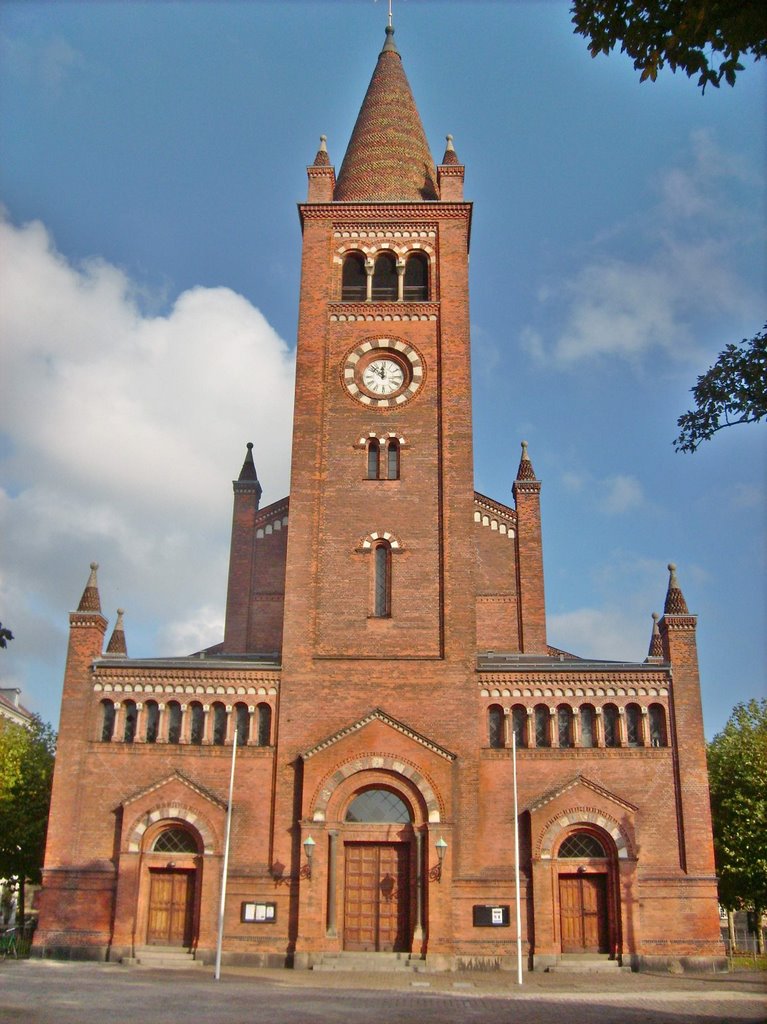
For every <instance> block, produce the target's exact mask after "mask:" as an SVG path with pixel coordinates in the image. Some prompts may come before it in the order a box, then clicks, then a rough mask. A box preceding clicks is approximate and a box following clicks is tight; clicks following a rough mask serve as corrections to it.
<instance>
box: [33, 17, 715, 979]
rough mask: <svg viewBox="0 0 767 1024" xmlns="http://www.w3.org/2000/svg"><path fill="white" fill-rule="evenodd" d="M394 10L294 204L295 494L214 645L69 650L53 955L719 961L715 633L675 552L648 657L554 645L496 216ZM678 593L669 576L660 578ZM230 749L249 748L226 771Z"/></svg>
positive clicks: (89, 615)
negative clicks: (430, 116) (496, 286)
mask: <svg viewBox="0 0 767 1024" xmlns="http://www.w3.org/2000/svg"><path fill="white" fill-rule="evenodd" d="M463 182H464V167H463V165H462V164H461V163H460V161H459V159H458V156H457V154H456V152H455V149H454V148H453V145H452V140H451V139H450V137H449V136H448V143H447V149H446V151H445V153H444V156H443V158H442V162H441V163H440V164H438V165H435V162H434V161H433V159H432V156H431V153H430V151H429V147H428V144H427V142H426V138H425V134H424V130H423V127H422V124H421V120H420V117H419V114H418V111H417V108H416V105H415V102H414V99H413V96H412V93H411V90H410V87H409V85H408V82H407V78H406V76H405V72H404V69H403V66H402V61H401V57H400V55H399V53H398V51H397V48H396V45H395V43H394V38H393V31H392V30H391V28H389V29H387V34H386V41H385V45H384V47H383V50H382V52H381V54H380V55H379V57H378V61H377V64H376V67H375V70H374V73H373V77H372V80H371V82H370V86H369V88H368V91H367V93H366V95H365V98H364V101H363V103H362V107H361V110H360V113H359V117H358V119H357V122H356V125H355V127H354V130H353V134H352V138H351V140H350V142H349V146H348V149H347V151H346V155H345V157H344V160H343V163H342V164H341V167H340V170H339V173H338V175H336V173H335V169H334V167H333V166H332V165H331V163H330V159H329V156H328V153H327V150H326V146H325V142H324V139H323V140H322V143H321V147H320V150H319V151H318V153H317V155H316V158H315V160H314V162H313V164H312V165H311V166H310V167H309V168H308V198H307V201H306V202H305V203H303V204H301V206H300V208H299V210H300V219H301V229H302V232H303V258H302V277H301V293H300V306H299V325H298V341H297V365H296V400H295V421H294V433H293V455H292V468H291V492H290V496H289V497H286V498H285V499H284V500H281V501H278V502H276V503H274V504H271V505H269V506H266V507H261V485H260V483H259V480H258V476H257V473H256V467H255V463H254V460H253V453H252V445H248V449H247V454H246V457H245V461H244V463H243V466H242V470H241V472H240V475H239V478H238V479H237V480H236V481H235V483H234V514H233V525H232V541H231V556H230V566H229V584H228V597H227V611H226V626H225V635H224V639H223V642H222V643H221V644H219V645H217V646H216V647H214V648H211V649H208V650H206V651H203V652H199V653H197V654H194V655H190V656H189V657H183V658H153V659H133V658H129V657H128V656H127V650H126V643H125V633H124V628H123V622H122V613H119V614H118V619H117V623H116V625H115V627H114V630H113V632H112V634H111V638H110V639H109V642H108V643H107V644H106V647H105V640H106V631H107V621H106V619H105V618H104V616H103V615H102V612H101V605H100V598H99V591H98V581H97V576H96V566H95V565H94V566H93V567H92V571H91V576H90V578H89V580H88V583H87V586H86V588H85V591H84V593H83V597H82V600H81V602H80V605H79V607H78V609H77V611H76V612H73V613H72V615H71V617H70V641H69V652H68V659H67V665H66V672H65V679H64V692H63V703H62V713H61V726H60V736H59V747H58V755H57V764H56V774H55V779H54V790H53V801H52V810H51V819H50V825H49V832H48V843H47V852H46V862H45V869H44V880H43V881H44V888H43V892H42V898H41V905H40V921H39V927H38V930H37V933H36V937H35V948H36V951H37V953H38V954H39V955H42V956H58V957H71V958H98V959H105V958H106V959H114V960H116V959H120V958H140V957H141V954H142V951H143V950H145V949H147V948H153V947H160V948H168V947H169V948H177V949H185V950H188V951H190V952H191V954H192V955H194V956H196V957H197V958H199V959H203V960H206V961H210V960H212V959H213V958H214V956H215V949H216V943H217V934H218V916H219V910H220V907H221V891H222V877H224V862H225V853H226V851H227V817H228V810H229V804H230V801H229V786H230V772H231V771H232V765H233V764H234V772H233V782H232V786H233V789H232V799H231V819H230V839H229V845H228V864H227V870H226V876H225V877H226V885H225V892H226V899H225V913H224V917H223V942H222V949H223V960H224V962H225V963H242V964H257V965H258V964H261V965H288V966H289V965H292V966H296V967H317V966H321V965H322V964H327V963H328V962H329V961H330V960H331V959H332V958H336V960H338V959H339V958H340V959H341V961H343V958H344V956H346V957H349V956H352V955H354V956H361V955H363V954H371V955H373V954H382V953H391V954H398V955H399V957H400V958H401V959H404V960H405V961H411V962H413V963H416V964H417V965H421V966H424V965H425V966H427V967H430V968H434V969H453V968H458V967H468V966H485V967H498V966H500V967H511V966H512V965H513V964H515V962H516V961H515V939H516V927H515V868H516V867H517V864H516V859H515V843H514V826H515V811H514V769H515V765H516V776H517V780H518V814H517V824H518V828H519V864H518V867H519V878H520V896H521V933H522V944H523V951H524V956H525V959H526V963H527V964H528V966H529V967H534V968H536V969H541V968H545V967H547V966H551V965H552V964H555V963H557V961H559V960H560V959H561V958H563V957H567V956H569V955H571V954H584V953H589V954H593V955H595V956H600V955H601V956H602V957H605V958H609V959H613V960H617V961H619V962H622V963H624V964H630V965H632V966H634V967H642V966H646V965H658V964H666V963H669V962H671V961H675V962H683V963H688V964H695V965H706V964H709V965H710V964H713V963H714V962H715V961H716V960H717V958H718V957H720V956H721V955H722V948H721V943H720V935H719V920H718V913H717V902H716V878H715V873H714V859H713V849H712V839H711V822H710V812H709V803H708V782H707V774H706V759H705V743H704V736H703V723H702V714H701V701H700V684H699V678H698V663H697V654H696V646H695V632H696V619H695V616H694V615H691V614H690V613H689V611H688V608H687V605H686V603H685V599H684V596H683V594H682V591H681V589H680V587H679V583H678V581H677V578H676V573H675V570H674V569H673V567H670V570H671V571H670V578H669V582H668V589H667V593H666V598H665V608H664V613H663V615H662V617H661V618H660V620H659V621H658V619H657V616H656V617H655V621H654V624H653V629H652V635H651V640H650V647H649V653H648V656H647V658H646V659H645V661H644V662H641V663H616V662H606V661H593V660H585V659H582V658H579V657H577V656H575V655H572V654H569V653H566V652H564V651H560V650H558V649H556V648H553V647H551V646H550V645H549V644H548V640H547V634H546V614H545V604H544V580H543V558H542V539H541V519H540V500H541V498H540V491H541V484H540V482H539V480H538V479H537V478H536V474H535V471H534V468H533V463H532V461H531V458H530V455H529V454H528V451H527V446H526V445H525V444H524V443H523V446H522V453H521V458H520V462H519V468H518V470H517V474H516V479H515V480H514V481H513V488H512V492H513V505H507V504H504V503H502V502H499V501H497V500H495V499H493V498H491V497H488V496H486V495H483V494H479V493H477V492H475V490H474V484H473V468H472V410H471V399H470V395H471V386H470V384H471V382H470V347H469V304H468V300H469V291H468V250H469V235H470V225H471V209H472V208H471V204H470V203H469V202H467V201H466V200H465V199H464V196H463ZM659 596H660V595H659ZM233 753H234V754H235V757H234V759H233Z"/></svg>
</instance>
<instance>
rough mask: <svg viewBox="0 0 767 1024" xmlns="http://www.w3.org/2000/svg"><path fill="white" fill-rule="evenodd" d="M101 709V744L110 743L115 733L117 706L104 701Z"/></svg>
mask: <svg viewBox="0 0 767 1024" xmlns="http://www.w3.org/2000/svg"><path fill="white" fill-rule="evenodd" d="M101 707H102V719H101V742H102V743H109V742H110V741H111V739H112V737H113V736H114V732H115V706H114V704H113V702H112V701H111V700H103V701H102V702H101Z"/></svg>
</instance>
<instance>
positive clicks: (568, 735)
mask: <svg viewBox="0 0 767 1024" xmlns="http://www.w3.org/2000/svg"><path fill="white" fill-rule="evenodd" d="M557 735H558V737H559V745H560V747H571V746H572V745H573V713H572V711H571V709H570V708H569V707H568V705H567V704H560V705H559V707H558V708H557Z"/></svg>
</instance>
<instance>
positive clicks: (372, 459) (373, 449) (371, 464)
mask: <svg viewBox="0 0 767 1024" xmlns="http://www.w3.org/2000/svg"><path fill="white" fill-rule="evenodd" d="M380 453H381V446H380V445H379V443H378V441H376V439H375V438H371V439H370V441H368V480H377V479H378V459H379V456H380Z"/></svg>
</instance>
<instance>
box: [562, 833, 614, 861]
mask: <svg viewBox="0 0 767 1024" xmlns="http://www.w3.org/2000/svg"><path fill="white" fill-rule="evenodd" d="M557 856H558V857H606V856H607V854H606V853H605V848H604V847H603V846H602V844H601V843H600V841H599V840H598V839H597V837H596V836H593V835H591V833H590V832H573V833H572V834H571V835H569V836H568V837H567V838H566V839H565V840H564V842H563V843H562V845H561V846H560V847H559V853H558V854H557Z"/></svg>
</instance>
